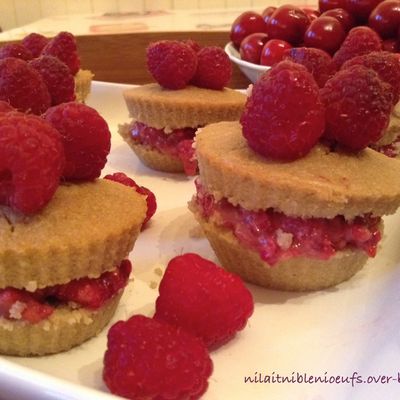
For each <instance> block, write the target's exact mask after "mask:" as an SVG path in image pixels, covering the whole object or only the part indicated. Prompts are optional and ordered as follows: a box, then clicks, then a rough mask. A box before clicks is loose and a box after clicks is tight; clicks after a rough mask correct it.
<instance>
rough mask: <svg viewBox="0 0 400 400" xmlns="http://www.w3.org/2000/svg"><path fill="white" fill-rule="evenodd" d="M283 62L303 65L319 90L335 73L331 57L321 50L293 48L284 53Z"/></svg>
mask: <svg viewBox="0 0 400 400" xmlns="http://www.w3.org/2000/svg"><path fill="white" fill-rule="evenodd" d="M284 60H290V61H293V62H295V63H298V64H301V65H304V66H305V67H306V68H307V70H308V72H310V74H312V76H313V77H314V79H315V82H317V85H318V86H319V87H320V88H322V87H324V85H325V83H326V81H327V80H328V79H329V78H331V77H332V76H333V75H334V74H335V72H336V67H335V64H334V63H333V61H332V57H331V56H330V55H329V54H328V53H327V52H325V51H323V50H321V49H314V48H312V47H293V48H291V49H288V50H286V51H285V54H284Z"/></svg>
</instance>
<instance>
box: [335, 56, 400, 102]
mask: <svg viewBox="0 0 400 400" xmlns="http://www.w3.org/2000/svg"><path fill="white" fill-rule="evenodd" d="M352 65H364V66H365V67H367V68H371V69H373V70H374V71H375V72H376V73H377V74H378V75H379V78H381V79H382V80H383V81H384V82H386V83H388V84H389V85H390V86H391V88H392V95H393V104H396V103H397V102H398V101H399V96H400V62H399V60H398V57H397V56H396V55H394V54H393V53H389V52H387V51H374V52H372V53H368V54H364V55H362V56H357V57H353V58H352V59H350V60H348V61H346V62H345V63H344V64H343V65H342V69H345V68H348V67H351V66H352Z"/></svg>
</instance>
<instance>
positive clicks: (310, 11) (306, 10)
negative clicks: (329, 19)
mask: <svg viewBox="0 0 400 400" xmlns="http://www.w3.org/2000/svg"><path fill="white" fill-rule="evenodd" d="M303 12H304V14H306V15H307V18H308V20H309V21H310V22H313V21H314V19H317V18H318V17H319V16H320V15H321V13H320V12H319V11H318V10H314V9H313V8H303Z"/></svg>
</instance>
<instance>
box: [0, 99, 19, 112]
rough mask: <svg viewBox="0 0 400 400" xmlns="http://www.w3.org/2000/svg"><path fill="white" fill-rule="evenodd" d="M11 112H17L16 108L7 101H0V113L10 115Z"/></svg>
mask: <svg viewBox="0 0 400 400" xmlns="http://www.w3.org/2000/svg"><path fill="white" fill-rule="evenodd" d="M10 111H17V110H16V109H15V108H14V107H12V106H11V105H10V103H7V102H6V101H3V100H0V113H8V112H10Z"/></svg>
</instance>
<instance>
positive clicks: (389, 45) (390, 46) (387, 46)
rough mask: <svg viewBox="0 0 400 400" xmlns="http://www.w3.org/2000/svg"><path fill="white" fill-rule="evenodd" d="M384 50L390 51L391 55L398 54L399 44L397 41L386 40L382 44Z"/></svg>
mask: <svg viewBox="0 0 400 400" xmlns="http://www.w3.org/2000/svg"><path fill="white" fill-rule="evenodd" d="M382 50H383V51H390V52H391V53H396V52H397V51H398V50H399V47H398V43H397V40H396V39H386V40H384V41H383V42H382Z"/></svg>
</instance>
